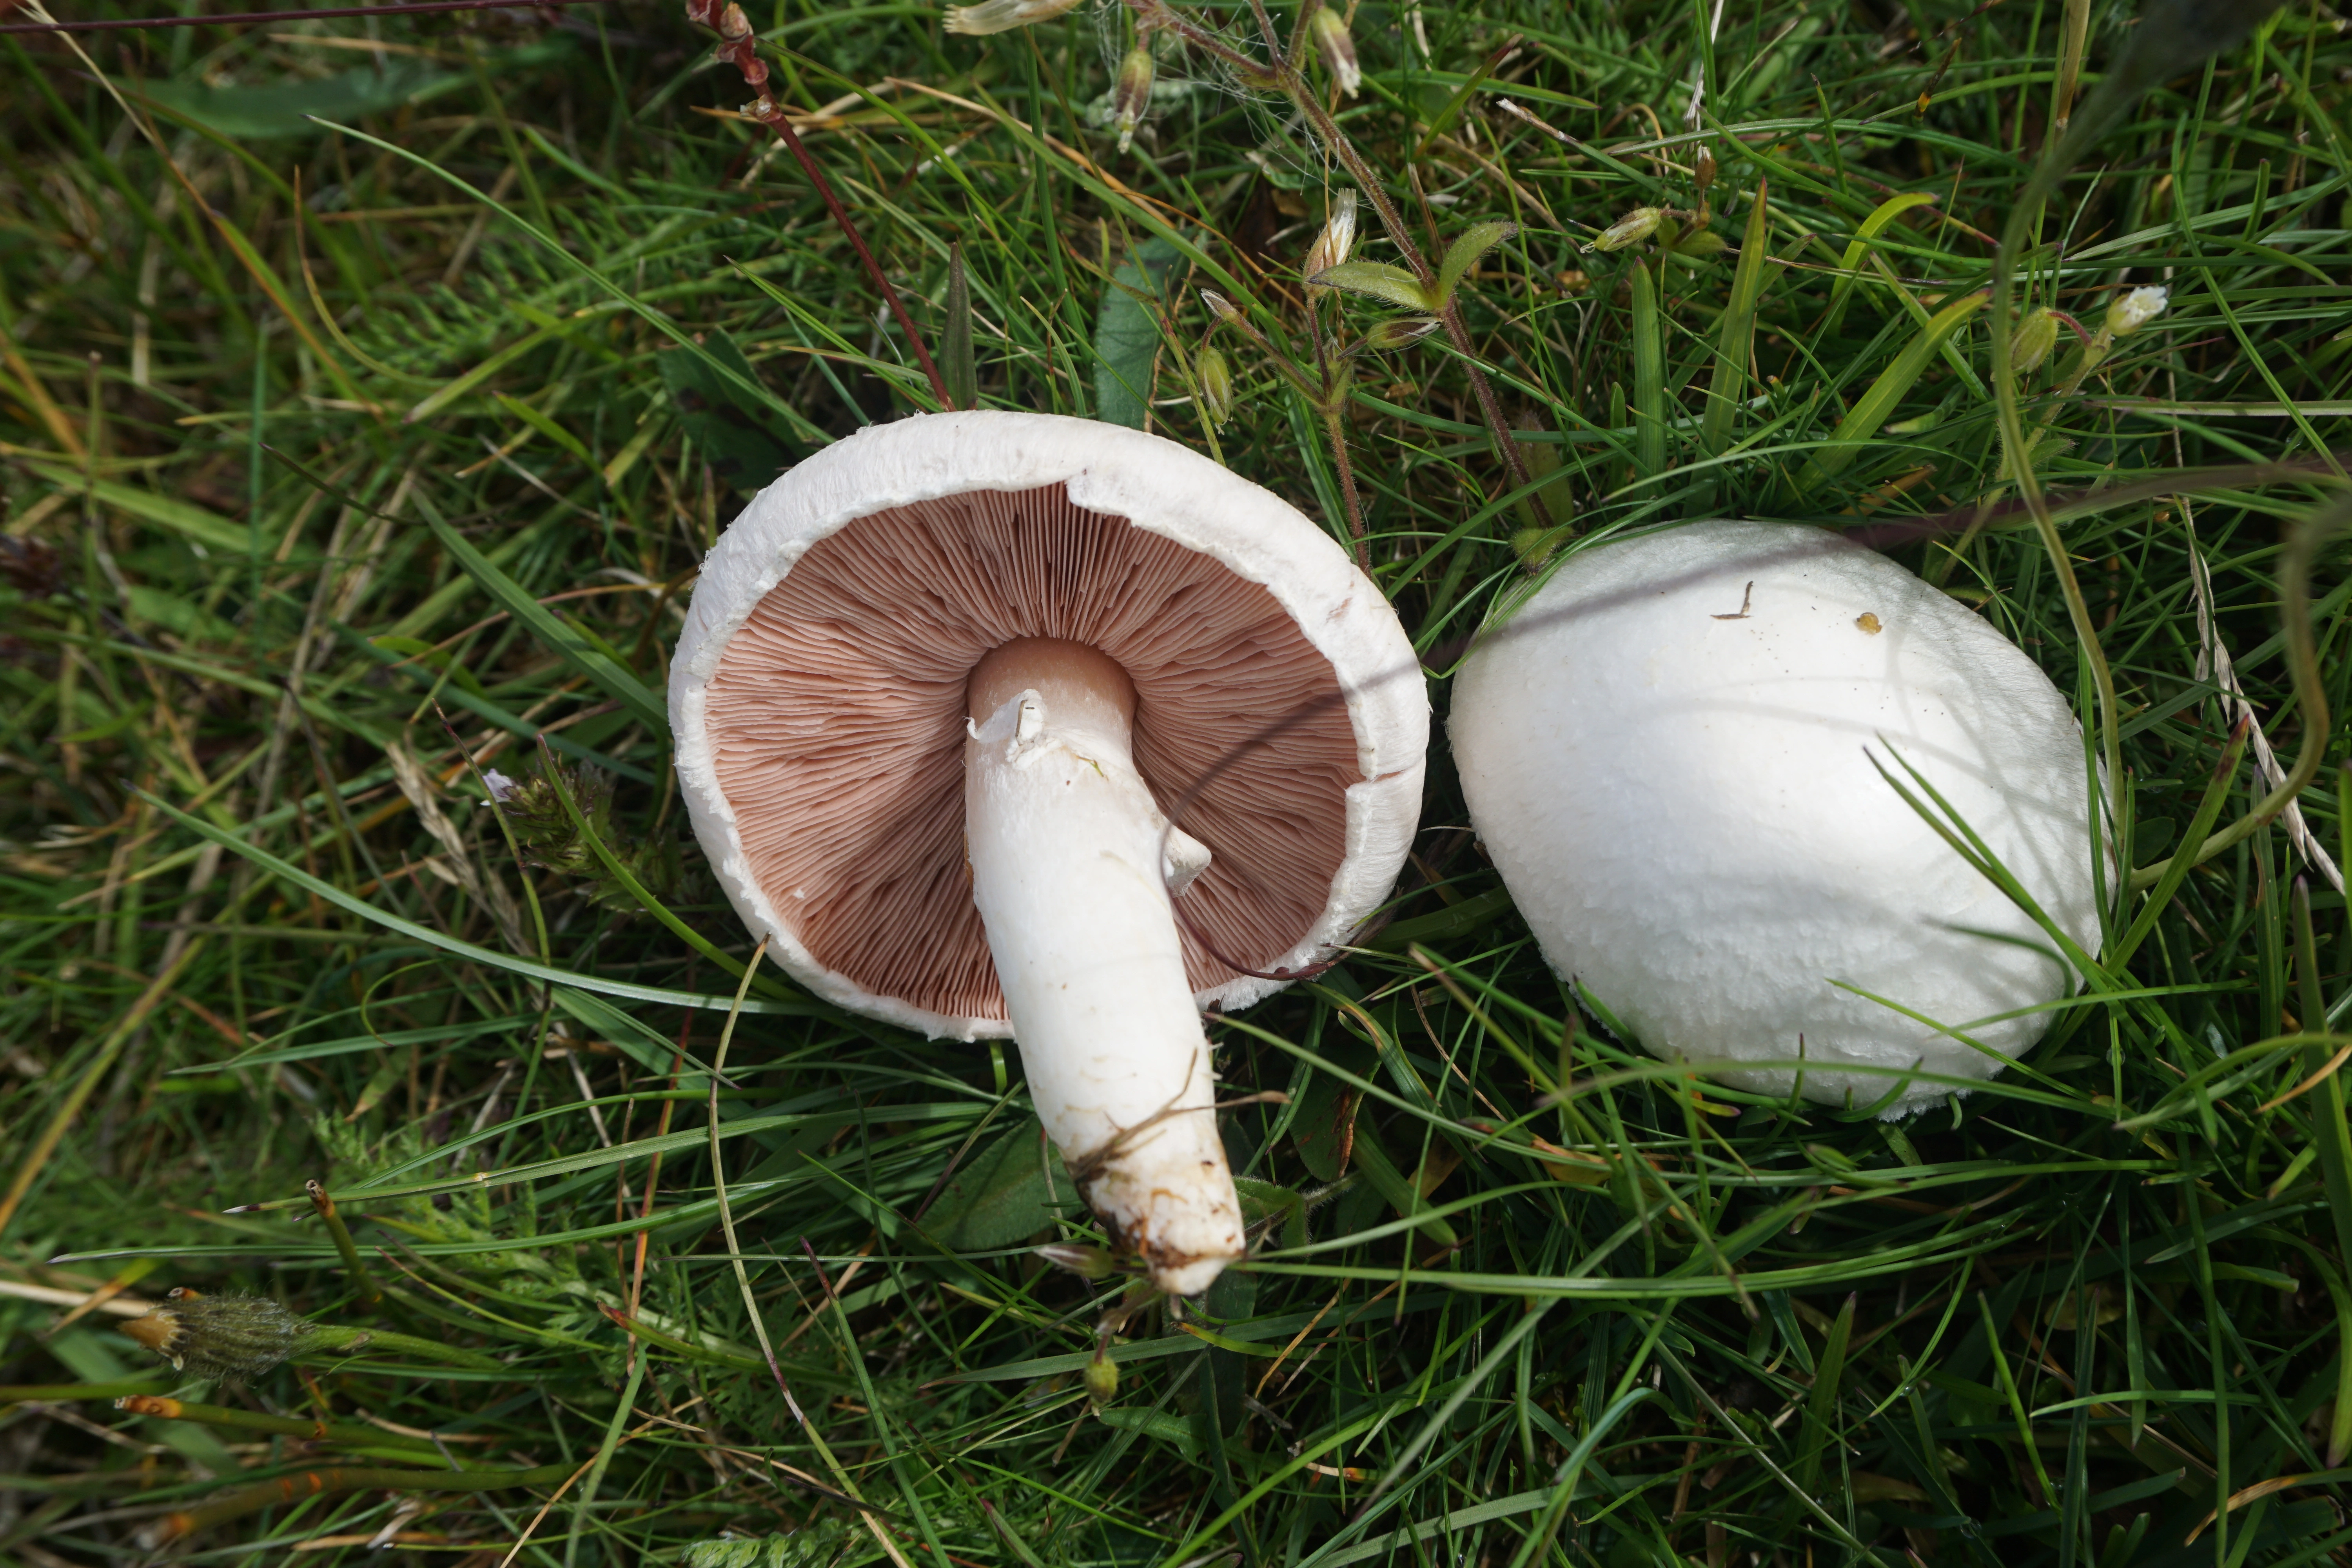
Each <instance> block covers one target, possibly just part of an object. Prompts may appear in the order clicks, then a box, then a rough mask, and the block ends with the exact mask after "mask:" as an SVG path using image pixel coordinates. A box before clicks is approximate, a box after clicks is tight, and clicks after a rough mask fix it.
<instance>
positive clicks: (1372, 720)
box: [670, 412, 1429, 1295]
mask: <svg viewBox="0 0 2352 1568" xmlns="http://www.w3.org/2000/svg"><path fill="white" fill-rule="evenodd" d="M670 713H671V720H672V723H673V726H674V727H675V730H676V732H677V767H678V775H679V779H680V782H681V786H682V791H683V794H684V796H685V800H686V803H687V809H688V814H689V816H691V818H692V820H693V823H694V829H695V832H696V834H697V836H698V837H699V838H700V839H701V842H702V845H703V847H704V849H705V850H706V851H708V853H709V857H710V859H711V862H712V864H713V865H714V866H715V867H716V868H718V872H719V879H720V881H721V883H722V884H723V885H724V887H725V889H726V891H727V896H728V898H729V900H730V901H732V902H733V904H734V906H735V909H736V910H737V911H738V912H739V913H740V915H741V916H742V918H743V920H744V922H745V923H746V924H747V925H749V926H750V927H751V929H752V930H753V931H755V932H757V933H759V934H761V935H762V936H765V937H767V938H768V939H769V949H768V951H769V952H770V953H771V954H772V956H773V957H775V958H776V959H777V961H778V962H779V963H782V966H783V967H784V969H785V970H786V971H788V972H789V973H791V974H792V975H793V977H794V978H795V979H796V980H798V981H799V982H800V983H801V984H803V985H805V986H806V987H807V988H808V989H809V990H811V991H812V992H814V993H815V994H818V995H819V996H822V997H825V998H827V999H829V1000H831V1001H833V1002H835V1003H838V1004H839V1005H842V1006H844V1007H846V1008H849V1009H851V1010H853V1011H856V1012H859V1013H863V1014H866V1015H868V1016H873V1017H877V1018H882V1019H887V1021H889V1022H891V1023H894V1024H898V1025H901V1026H905V1027H908V1028H910V1029H916V1030H919V1031H921V1032H922V1033H924V1034H926V1035H929V1036H930V1037H934V1038H938V1037H954V1038H959V1039H966V1040H970V1039H977V1038H981V1037H1003V1036H1005V1035H1008V1034H1009V1035H1011V1036H1013V1037H1014V1038H1015V1039H1016V1040H1017V1041H1018V1043H1019V1046H1020V1051H1021V1059H1022V1064H1023V1067H1024V1071H1025V1072H1026V1074H1027V1077H1028V1082H1029V1090H1030V1094H1031V1097H1032V1099H1033V1100H1034V1102H1035V1105H1036V1108H1037V1113H1038V1115H1039V1117H1040V1119H1041V1120H1042V1121H1043V1122H1044V1124H1045V1131H1046V1134H1047V1136H1048V1137H1050V1138H1051V1139H1052V1140H1053V1142H1054V1144H1055V1147H1056V1148H1058V1149H1059V1150H1060V1151H1061V1152H1062V1154H1063V1156H1064V1158H1065V1160H1066V1162H1067V1163H1068V1165H1069V1168H1070V1170H1071V1172H1072V1173H1073V1176H1074V1177H1075V1179H1076V1182H1077V1184H1078V1185H1079V1187H1080V1193H1081V1195H1082V1196H1083V1197H1084V1198H1085V1199H1086V1201H1087V1204H1088V1205H1090V1206H1091V1207H1092V1208H1093V1209H1094V1211H1095V1212H1096V1213H1097V1215H1100V1216H1101V1217H1102V1219H1103V1220H1104V1221H1105V1223H1106V1224H1107V1226H1108V1227H1109V1229H1110V1231H1111V1232H1112V1234H1113V1235H1114V1237H1116V1238H1117V1240H1118V1243H1119V1244H1120V1246H1121V1247H1123V1248H1124V1249H1127V1250H1129V1252H1131V1253H1132V1254H1133V1255H1135V1256H1137V1257H1138V1258H1140V1260H1141V1261H1142V1263H1143V1265H1144V1267H1145V1268H1147V1270H1148V1271H1149V1273H1150V1278H1151V1279H1152V1280H1153V1281H1154V1282H1155V1283H1156V1284H1157V1285H1158V1286H1159V1287H1160V1289H1164V1290H1168V1291H1171V1292H1173V1293H1178V1294H1184V1295H1190V1294H1194V1293H1196V1292H1198V1291H1201V1290H1203V1289H1207V1288H1208V1285H1209V1283H1210V1282H1211V1281H1212V1280H1213V1279H1215V1278H1216V1276H1217V1274H1218V1272H1219V1271H1220V1270H1221V1269H1222V1268H1223V1267H1224V1265H1225V1264H1226V1263H1227V1262H1229V1261H1230V1260H1232V1259H1233V1258H1237V1257H1239V1256H1241V1254H1242V1251H1243V1247H1244V1241H1243V1230H1242V1218H1241V1212H1240V1207H1239V1205H1238V1203H1237V1202H1236V1200H1235V1197H1234V1184H1233V1177H1232V1174H1231V1173H1230V1171H1229V1170H1228V1169H1227V1166H1226V1163H1225V1156H1224V1150H1223V1144H1222V1142H1220V1140H1219V1137H1218V1134H1217V1129H1216V1124H1215V1116H1214V1113H1213V1112H1214V1091H1213V1073H1212V1072H1211V1070H1210V1061H1209V1046H1208V1042H1207V1038H1206V1036H1205V1035H1204V1033H1203V1031H1202V1022H1201V1010H1202V1009H1203V1008H1206V1007H1211V1006H1217V1007H1223V1008H1236V1007H1240V1006H1244V1005H1247V1004H1249V1003H1251V1002H1255V1001H1256V1000H1258V999H1259V998H1261V997H1263V996H1265V995H1267V994H1270V993H1272V992H1274V991H1276V990H1277V989H1279V988H1280V987H1281V986H1282V985H1283V984H1286V982H1287V980H1289V979H1290V978H1293V977H1295V976H1296V975H1297V973H1298V972H1299V971H1300V970H1302V969H1304V968H1306V967H1307V966H1308V965H1310V964H1313V963H1317V962H1318V961H1319V960H1321V959H1323V958H1324V957H1326V956H1327V955H1328V952H1329V951H1330V949H1331V948H1332V946H1333V945H1334V944H1336V943H1338V942H1342V941H1344V940H1345V939H1346V938H1347V936H1348V935H1349V933H1350V932H1351V931H1353V929H1354V928H1355V927H1356V926H1357V925H1358V924H1359V923H1360V921H1362V920H1363V919H1364V918H1365V917H1366V916H1367V915H1369V914H1370V913H1371V912H1372V911H1373V910H1374V909H1376V908H1377V907H1378V905H1379V904H1380V903H1381V900H1383V899H1384V898H1386V897H1387V895H1388V892H1389V889H1390V888H1391V885H1392V884H1393V882H1394V880H1395V878H1396V874H1397V871H1398V869H1399V868H1400V867H1401V866H1402V862H1403V859H1404V855H1405V851H1406V848H1407V847H1408V846H1409V844H1410V841H1411V837H1412V829H1413V825H1414V821H1415V818H1416V816H1417V815H1418V813H1419V809H1420V804H1421V779H1422V762H1423V752H1424V750H1425V749H1426V746H1427V742H1428V733H1429V709H1428V699H1427V696H1426V693H1425V691H1424V689H1423V682H1422V679H1421V675H1420V665H1419V661H1418V659H1417V658H1416V657H1415V655H1414V653H1413V650H1412V644H1411V643H1410V642H1409V641H1408V640H1407V639H1406V637H1405V636H1404V632H1403V629H1402V627H1401V626H1399V625H1398V623H1397V619H1396V616H1395V614H1394V613H1393V612H1392V611H1391V609H1390V608H1389V605H1388V604H1387V602H1386V601H1385V600H1384V599H1383V598H1382V597H1381V593H1380V590H1379V589H1378V588H1376V587H1375V586H1374V585H1373V584H1371V583H1370V581H1368V580H1367V579H1366V578H1365V577H1364V576H1363V575H1362V574H1360V573H1359V572H1358V571H1357V570H1356V568H1355V567H1354V565H1353V564H1352V563H1350V562H1349V559H1348V557H1347V554H1346V552H1344V551H1342V550H1341V549H1340V547H1339V545H1338V544H1337V543H1336V542H1333V541H1332V539H1331V538H1330V537H1329V536H1328V535H1327V534H1325V533H1324V532H1323V531H1321V530H1320V529H1318V528H1317V527H1316V526H1315V525H1314V524H1313V523H1311V522H1309V521H1307V519H1306V518H1304V517H1302V516H1301V515H1300V514H1299V513H1298V512H1297V511H1296V510H1293V509H1292V508H1291V507H1290V506H1288V505H1287V504H1286V503H1285V502H1283V501H1282V500H1278V499H1277V498H1276V497H1275V496H1273V495H1271V494H1269V493H1268V492H1267V491H1265V490H1264V489H1259V488H1258V487H1257V486H1255V485H1254V484H1251V483H1249V482H1248V481H1247V480H1245V479H1240V478H1238V477H1236V476H1235V475H1234V474H1232V473H1230V472H1228V471H1227V470H1226V469H1224V468H1222V467H1220V466H1219V465H1217V464H1216V463H1213V462H1211V461H1210V460H1209V459H1207V458H1203V457H1201V456H1199V455H1197V454H1195V453H1193V452H1192V451H1189V450H1187V449H1186V448H1184V447H1180V446H1177V445H1176V444H1174V443H1173V442H1171V441H1166V440H1163V439H1160V437H1153V436H1148V435H1145V434H1142V433H1141V432H1139V431H1133V430H1128V429H1123V428H1120V427H1118V426H1109V425H1099V424H1095V423H1092V422H1090V421H1087V420H1080V419H1068V418H1061V417H1057V416H1046V415H1032V414H1012V413H992V412H984V413H958V414H940V415H930V416H918V417H915V418H910V419H906V420H902V421H899V422H898V423H895V424H890V425H882V426H871V427H869V428H867V429H865V430H862V431H860V432H858V433H857V434H856V435H854V436H851V437H848V438H846V439H845V440H843V441H840V442H837V443H835V445H834V446H832V447H827V448H826V449H825V450H824V451H823V452H822V453H820V454H818V455H817V456H815V457H814V458H809V459H808V460H807V461H805V462H803V463H802V464H800V465H799V466H798V467H797V468H793V470H792V471H791V472H790V473H788V474H786V475H785V476H784V477H783V478H782V479H779V480H777V481H776V482H775V483H774V484H772V485H770V486H769V487H768V488H767V489H765V490H762V491H761V493H760V494H759V495H758V496H757V497H756V498H754V499H753V500H752V501H751V505H750V506H748V507H747V508H745V509H744V511H743V513H742V515H741V516H740V517H738V518H737V519H736V520H735V521H734V523H733V524H732V525H731V526H730V528H729V529H728V530H727V531H726V533H725V534H724V536H722V537H721V538H720V540H719V543H718V545H717V546H716V547H715V548H714V549H713V550H712V551H711V552H710V554H709V558H708V559H707V560H706V561H705V562H704V563H703V569H702V576H701V579H700V581H699V583H698V584H697V585H696V588H695V592H694V601H693V605H692V606H691V608H690V610H689V611H688V616H687V624H686V630H685V633H684V635H683V636H682V637H680V639H679V642H678V647H677V657H676V659H675V660H674V662H673V665H672V668H671V674H670ZM1171 816H1174V817H1176V818H1177V820H1176V822H1175V823H1174V824H1173V825H1172V826H1171V822H1170V817H1171Z"/></svg>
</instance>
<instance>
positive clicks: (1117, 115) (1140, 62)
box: [1110, 43, 1151, 153]
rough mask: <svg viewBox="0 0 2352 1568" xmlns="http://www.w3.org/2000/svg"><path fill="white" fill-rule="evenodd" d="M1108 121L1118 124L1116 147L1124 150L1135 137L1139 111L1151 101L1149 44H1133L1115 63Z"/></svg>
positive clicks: (1141, 119)
mask: <svg viewBox="0 0 2352 1568" xmlns="http://www.w3.org/2000/svg"><path fill="white" fill-rule="evenodd" d="M1110 101H1111V120H1112V123H1113V124H1115V125H1117V126H1118V150H1119V151H1120V152H1122V153H1124V152H1126V151H1127V149H1128V145H1129V143H1130V142H1133V141H1134V140H1135V128H1136V127H1137V126H1138V125H1140V124H1141V123H1143V111H1144V110H1145V109H1147V108H1149V107H1150V103H1151V46H1150V44H1149V43H1141V44H1138V45H1136V47H1133V48H1131V49H1129V50H1128V51H1127V58H1125V59H1123V60H1121V61H1119V62H1118V80H1117V81H1115V82H1114V83H1112V84H1111V89H1110Z"/></svg>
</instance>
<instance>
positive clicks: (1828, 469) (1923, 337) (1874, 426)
mask: <svg viewBox="0 0 2352 1568" xmlns="http://www.w3.org/2000/svg"><path fill="white" fill-rule="evenodd" d="M1986 298H1987V296H1986V295H1985V293H1984V292H1983V291H1982V290H1981V289H1979V290H1978V291H1977V292H1975V293H1973V294H1966V295H1963V296H1961V297H1960V298H1959V299H1958V300H1953V301H1952V302H1951V303H1950V304H1948V305H1947V306H1945V307H1944V308H1943V309H1942V310H1938V311H1937V312H1936V316H1935V319H1934V320H1933V321H1929V322H1928V323H1927V330H1926V331H1922V332H1921V333H1920V334H1919V335H1918V336H1917V337H1916V338H1913V339H1912V340H1911V342H1909V343H1907V344H1906V345H1905V346H1904V350H1903V352H1902V353H1899V354H1897V355H1895V363H1892V364H1890V365H1888V366H1887V367H1886V368H1885V370H1883V371H1881V372H1879V373H1878V379H1877V380H1876V381H1874V382H1872V383H1871V384H1870V390H1869V391H1868V392H1865V393H1864V394H1863V395H1862V396H1861V397H1860V398H1859V399H1857V400H1856V401H1855V403H1854V405H1853V407H1852V408H1849V409H1847V410H1846V416H1845V417H1844V418H1843V420H1840V421H1839V422H1838V427H1837V430H1836V431H1835V433H1833V434H1832V436H1831V437H1830V438H1829V440H1828V442H1827V443H1825V444H1824V445H1823V446H1822V447H1821V448H1820V449H1819V450H1818V451H1816V452H1814V454H1813V456H1812V458H1811V461H1809V462H1807V463H1806V464H1805V471H1804V472H1803V473H1801V474H1800V475H1798V476H1797V493H1798V495H1800V496H1810V495H1811V494H1812V492H1813V490H1814V489H1815V488H1817V487H1818V486H1821V485H1822V484H1825V483H1827V482H1828V481H1829V480H1831V479H1834V478H1835V477H1836V476H1837V475H1839V474H1840V473H1842V472H1843V471H1844V469H1845V467H1846V465H1847V464H1849V463H1851V462H1853V459H1854V457H1855V456H1856V454H1857V453H1859V452H1860V451H1861V449H1862V445H1863V443H1864V442H1865V441H1867V440H1869V439H1870V438H1871V437H1874V436H1875V435H1877V434H1878V429H1879V426H1882V425H1884V424H1885V423H1886V418H1887V416H1888V415H1890V414H1892V413H1894V412H1895V405H1896V404H1898V403H1900V402H1902V401H1903V395H1904V394H1906V393H1907V392H1909V391H1910V390H1911V384H1912V383H1914V382H1916V381H1917V380H1918V379H1919V373H1920V372H1921V371H1923V370H1925V369H1927V361H1928V359H1929V358H1930V357H1931V356H1933V355H1934V353H1936V351H1937V349H1938V348H1941V347H1942V346H1943V343H1944V340H1945V339H1947V338H1948V337H1950V336H1951V335H1952V334H1953V333H1954V332H1956V331H1958V330H1959V329H1960V325H1961V323H1962V322H1964V321H1967V320H1968V319H1969V317H1970V316H1973V315H1975V314H1976V313H1977V311H1978V310H1981V309H1982V308H1983V306H1984V302H1985V300H1986Z"/></svg>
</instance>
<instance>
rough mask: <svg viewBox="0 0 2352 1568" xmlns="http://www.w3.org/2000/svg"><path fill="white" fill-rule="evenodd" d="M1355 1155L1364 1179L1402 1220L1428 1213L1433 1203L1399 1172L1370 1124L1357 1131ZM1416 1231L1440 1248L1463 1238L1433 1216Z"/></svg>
mask: <svg viewBox="0 0 2352 1568" xmlns="http://www.w3.org/2000/svg"><path fill="white" fill-rule="evenodd" d="M1355 1156H1356V1168H1357V1169H1358V1170H1359V1171H1361V1172H1362V1173H1363V1175H1364V1180H1366V1181H1367V1182H1370V1184H1372V1188H1373V1190H1374V1191H1376V1192H1378V1193H1379V1194H1381V1197H1382V1198H1384V1199H1386V1200H1387V1201H1388V1205H1389V1207H1391V1208H1392V1209H1394V1210H1396V1212H1397V1215H1398V1217H1399V1218H1401V1219H1412V1218H1413V1217H1414V1216H1415V1215H1428V1214H1429V1211H1430V1208H1431V1207H1432V1205H1431V1204H1430V1201H1429V1200H1428V1199H1427V1198H1425V1197H1423V1196H1422V1195H1421V1189H1420V1188H1418V1187H1416V1186H1414V1185H1413V1184H1412V1178H1411V1177H1409V1176H1407V1175H1406V1174H1405V1173H1403V1172H1402V1171H1400V1170H1399V1169H1397V1165H1396V1162H1395V1161H1393V1160H1391V1159H1390V1158H1389V1152H1388V1150H1387V1149H1385V1148H1384V1147H1382V1146H1381V1140H1380V1134H1379V1133H1378V1132H1376V1131H1373V1130H1372V1128H1371V1126H1370V1124H1369V1123H1367V1124H1366V1125H1365V1126H1363V1127H1360V1128H1359V1129H1357V1131H1356V1147H1355ZM1414 1229H1415V1230H1416V1231H1418V1232H1419V1233H1420V1235H1421V1238H1422V1239H1423V1241H1427V1242H1430V1243H1433V1244H1434V1245H1435V1246H1438V1247H1452V1246H1454V1245H1455V1243H1456V1242H1457V1241H1458V1240H1459V1239H1460V1238H1459V1237H1457V1236H1456V1235H1455V1234H1454V1227H1453V1226H1450V1225H1448V1224H1446V1223H1445V1221H1444V1220H1442V1219H1439V1218H1437V1217H1435V1216H1434V1215H1432V1216H1431V1217H1428V1218H1425V1219H1421V1220H1419V1221H1418V1222H1417V1223H1416V1224H1415V1226H1414Z"/></svg>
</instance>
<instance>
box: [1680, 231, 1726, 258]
mask: <svg viewBox="0 0 2352 1568" xmlns="http://www.w3.org/2000/svg"><path fill="white" fill-rule="evenodd" d="M1729 244H1730V242H1729V241H1728V240H1727V239H1725V238H1724V237H1723V236H1721V235H1719V234H1717V233H1716V232H1715V230H1713V229H1711V228H1695V229H1693V230H1691V231H1690V232H1689V233H1688V234H1686V235H1685V236H1683V237H1681V238H1680V239H1678V240H1676V241H1675V255H1676V256H1678V257H1681V258H1683V259H1684V260H1685V261H1705V260H1707V259H1708V258H1711V257H1715V256H1719V255H1721V254H1722V253H1723V250H1724V249H1725V247H1727V246H1728V245H1729Z"/></svg>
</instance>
